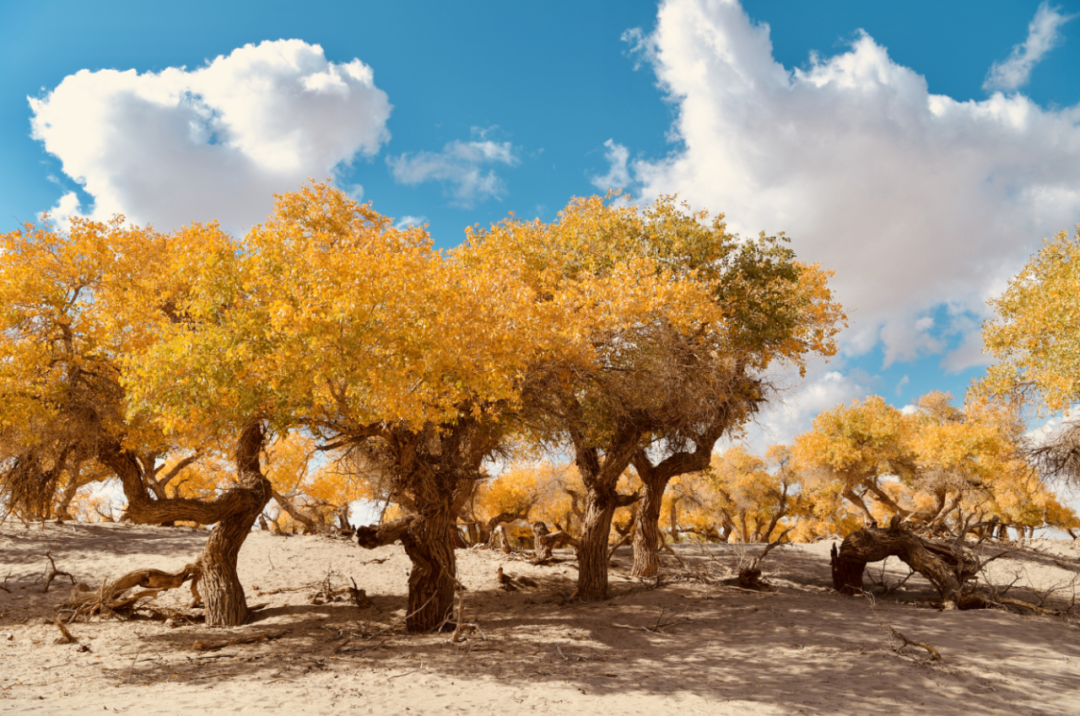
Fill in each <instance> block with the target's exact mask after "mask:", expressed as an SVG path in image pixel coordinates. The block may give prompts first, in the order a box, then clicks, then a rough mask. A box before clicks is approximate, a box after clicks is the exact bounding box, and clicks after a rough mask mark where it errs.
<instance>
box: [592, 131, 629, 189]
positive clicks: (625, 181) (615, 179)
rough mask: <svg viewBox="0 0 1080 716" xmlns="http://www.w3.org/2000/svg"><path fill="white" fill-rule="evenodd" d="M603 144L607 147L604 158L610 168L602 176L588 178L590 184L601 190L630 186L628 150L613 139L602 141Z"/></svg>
mask: <svg viewBox="0 0 1080 716" xmlns="http://www.w3.org/2000/svg"><path fill="white" fill-rule="evenodd" d="M604 146H605V147H606V148H607V151H606V152H604V158H605V159H607V161H608V164H609V165H610V168H609V169H608V173H607V174H605V175H604V176H595V177H592V178H591V179H590V181H591V182H592V185H593V186H595V187H596V188H597V189H600V190H601V191H607V190H609V189H624V188H626V187H628V186H630V181H631V179H630V169H629V168H628V167H627V162H628V161H629V159H630V150H628V149H627V148H626V147H624V146H623V145H621V144H616V143H615V140H613V139H609V140H607V141H606V142H604Z"/></svg>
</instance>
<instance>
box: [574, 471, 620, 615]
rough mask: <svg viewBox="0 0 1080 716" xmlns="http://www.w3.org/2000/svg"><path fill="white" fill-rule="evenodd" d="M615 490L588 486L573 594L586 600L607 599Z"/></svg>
mask: <svg viewBox="0 0 1080 716" xmlns="http://www.w3.org/2000/svg"><path fill="white" fill-rule="evenodd" d="M617 497H620V496H619V495H616V494H615V493H614V491H612V492H611V493H607V494H605V493H602V492H599V491H596V490H589V491H588V492H587V493H586V494H585V515H584V518H583V520H582V527H581V537H580V538H579V539H578V542H579V545H578V552H577V553H578V583H577V589H576V590H575V592H574V595H573V597H574V598H575V599H583V600H586V601H596V600H600V599H607V590H608V570H607V568H608V551H607V547H608V536H609V535H610V534H611V518H612V516H613V515H614V514H615V508H616V507H618V506H619V505H618V503H617V501H616V498H617Z"/></svg>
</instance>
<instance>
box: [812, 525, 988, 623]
mask: <svg viewBox="0 0 1080 716" xmlns="http://www.w3.org/2000/svg"><path fill="white" fill-rule="evenodd" d="M962 549H963V548H962V547H961V548H958V550H959V554H957V551H958V550H957V549H954V548H953V547H952V546H950V545H943V544H937V543H934V542H929V541H927V540H924V539H922V538H921V537H918V536H916V535H914V534H912V533H911V532H909V531H908V530H906V529H904V528H903V527H902V526H901V525H900V518H899V516H896V517H894V518H893V520H892V523H891V524H890V526H889V527H888V528H887V529H880V528H877V527H864V528H863V529H861V530H858V531H856V532H853V533H851V534H850V535H848V536H847V538H845V539H844V542H843V544H841V545H840V550H839V552H838V551H837V550H836V546H835V545H833V551H832V573H833V587H834V588H835V589H836V590H837V591H838V592H840V593H841V594H857V593H859V592H860V591H862V575H863V570H864V569H865V568H866V565H867V564H868V563H870V562H880V561H881V560H883V559H885V558H887V557H898V558H900V560H901V561H903V562H904V563H905V564H907V565H908V566H909V567H911V568H912V569H913V570H915V571H916V572H918V573H919V574H921V575H923V576H924V577H926V578H927V579H928V580H929V581H930V582H931V583H932V584H933V585H934V587H935V588H937V590H938V593H939V594H940V595H941V600H942V602H943V603H944V604H945V605H946V607H950V606H951V607H955V606H956V605H957V604H958V602H959V600H960V592H961V589H962V587H963V584H964V582H965V581H966V580H967V579H970V578H971V577H973V576H974V575H975V570H976V564H975V562H974V560H972V559H970V558H969V557H968V556H966V555H964V554H963V552H962Z"/></svg>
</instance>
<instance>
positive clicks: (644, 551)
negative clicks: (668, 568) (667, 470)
mask: <svg viewBox="0 0 1080 716" xmlns="http://www.w3.org/2000/svg"><path fill="white" fill-rule="evenodd" d="M666 484H667V481H666V480H665V481H663V482H662V483H660V484H659V485H658V484H656V483H650V482H643V488H642V491H641V504H640V505H639V506H638V510H637V514H636V515H635V516H634V540H633V545H634V566H633V567H632V568H631V570H630V574H631V575H632V576H634V577H655V576H656V573H657V572H658V571H659V569H660V555H659V553H660V540H661V539H663V538H662V537H661V536H660V506H661V503H662V501H663V499H664V487H665V486H666Z"/></svg>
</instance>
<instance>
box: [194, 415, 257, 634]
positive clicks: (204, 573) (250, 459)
mask: <svg viewBox="0 0 1080 716" xmlns="http://www.w3.org/2000/svg"><path fill="white" fill-rule="evenodd" d="M263 439H264V433H263V429H262V425H260V424H259V423H251V424H249V425H248V426H246V427H245V428H244V430H243V432H242V433H241V435H240V440H239V441H238V444H237V448H236V471H237V478H238V483H239V484H238V485H237V486H236V487H233V488H231V489H230V490H229V491H228V492H230V493H236V497H237V499H236V504H235V506H234V507H233V509H231V510H230V511H229V513H228V514H226V515H225V516H223V517H222V519H220V520H218V522H217V524H215V525H214V529H213V530H212V531H211V532H210V539H208V540H207V541H206V547H205V549H204V550H203V553H202V555H200V557H199V561H198V565H199V569H200V575H199V593H200V594H201V595H202V597H203V600H204V601H205V604H206V624H207V626H238V625H240V624H243V623H244V622H246V621H247V618H248V608H247V601H246V599H245V596H244V587H243V585H241V584H240V577H239V576H238V575H237V574H236V560H237V557H238V556H239V554H240V548H241V547H242V546H243V544H244V540H246V539H247V536H248V534H249V533H250V532H251V528H252V527H253V526H254V525H255V520H257V519H258V518H259V515H260V514H262V511H263V508H264V507H266V503H268V502H269V501H270V496H271V493H272V489H271V487H270V481H269V480H267V479H266V478H265V477H264V476H263V474H262V470H261V469H260V466H259V454H260V452H261V451H262V447H263Z"/></svg>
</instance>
